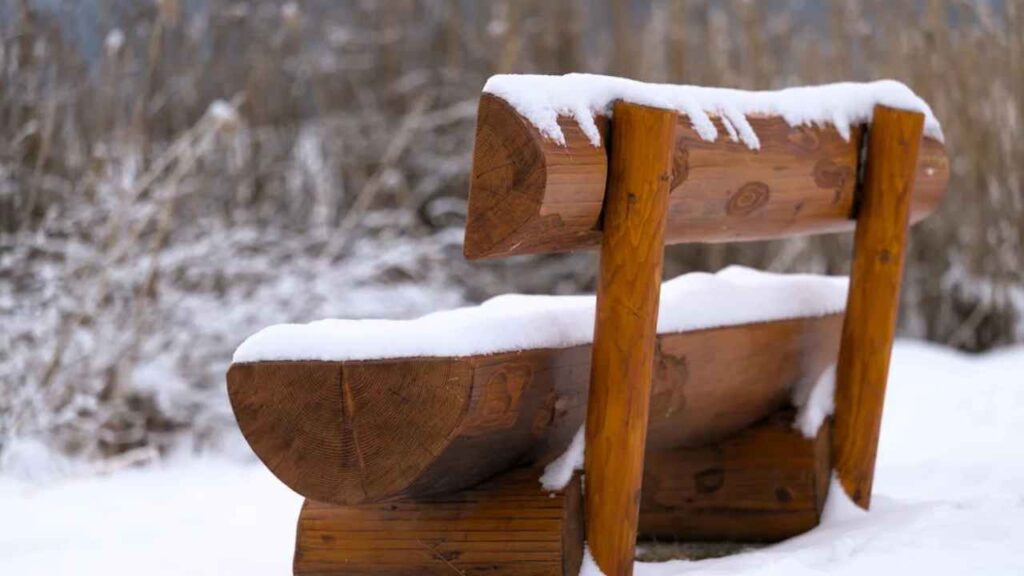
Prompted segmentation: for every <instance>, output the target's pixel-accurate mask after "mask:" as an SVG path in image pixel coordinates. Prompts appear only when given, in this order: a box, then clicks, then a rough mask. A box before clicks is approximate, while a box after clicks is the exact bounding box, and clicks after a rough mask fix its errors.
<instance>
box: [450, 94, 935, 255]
mask: <svg viewBox="0 0 1024 576" xmlns="http://www.w3.org/2000/svg"><path fill="white" fill-rule="evenodd" d="M596 120H597V124H598V127H599V129H600V130H601V131H602V133H603V134H604V135H605V137H604V138H603V140H604V141H607V134H608V126H609V122H608V120H607V119H605V118H601V117H599V118H597V119H596ZM713 121H714V122H715V125H716V127H717V128H718V132H719V134H720V135H721V136H720V137H719V138H718V140H716V141H714V142H707V141H705V140H703V139H702V138H701V137H700V136H699V135H698V134H697V133H696V131H695V130H694V129H693V127H692V126H691V125H690V121H689V118H687V117H686V116H679V117H678V119H677V123H678V126H677V128H676V141H675V147H674V153H673V157H672V163H673V166H674V177H673V180H672V185H671V190H672V192H671V194H670V196H669V208H668V221H667V224H666V232H665V241H666V242H667V243H669V244H674V243H682V242H732V241H743V240H764V239H771V238H782V237H786V236H793V235H799V234H818V233H828V232H842V231H849V230H852V229H853V227H854V224H855V222H854V220H853V207H854V204H855V199H854V188H855V186H854V185H855V181H856V170H857V161H858V154H859V152H860V143H861V134H862V132H863V131H862V130H861V129H860V128H858V127H854V129H853V132H852V135H851V138H850V139H849V141H847V140H844V139H843V137H842V136H840V134H839V133H838V132H837V131H836V130H835V129H833V128H819V127H808V126H802V127H797V128H793V127H791V126H789V125H788V124H787V123H786V122H785V120H783V119H782V118H779V117H751V118H750V123H751V125H752V126H753V128H754V131H755V132H756V133H757V135H758V138H759V139H760V142H761V147H760V149H759V150H750V149H749V148H747V147H746V146H745V145H744V144H742V143H739V142H733V141H731V140H730V139H729V138H728V136H726V133H727V132H726V130H725V127H724V126H723V124H722V122H721V120H720V119H718V118H714V119H713ZM558 123H559V126H560V127H561V129H562V132H563V133H564V134H565V140H566V144H565V146H562V145H559V144H557V143H555V142H553V141H551V140H549V139H547V138H545V137H544V136H543V135H542V134H540V132H538V131H537V129H536V128H535V127H534V126H533V125H532V124H531V123H530V122H529V121H528V120H526V119H525V118H523V117H521V116H519V114H518V113H517V112H516V111H515V110H514V109H513V108H512V107H511V106H509V105H508V104H507V103H506V102H505V101H504V100H501V99H500V98H497V97H495V96H493V95H490V94H484V95H483V96H482V97H481V99H480V105H479V113H478V116H477V131H476V145H475V148H474V151H473V169H472V173H471V178H470V191H469V208H468V216H467V221H466V239H465V254H466V257H467V258H470V259H477V258H499V257H503V256H510V255H514V254H533V253H544V252H556V251H565V250H577V249H584V248H594V247H596V246H598V245H599V244H600V242H601V222H600V216H601V207H602V205H603V203H604V195H605V185H606V180H607V170H608V150H607V148H606V147H605V146H599V147H595V146H593V145H592V144H591V143H590V141H589V140H588V139H587V137H586V136H585V135H584V134H583V132H582V131H581V130H580V129H579V126H578V125H577V124H576V121H575V120H573V119H571V118H568V117H560V118H559V119H558ZM948 179H949V161H948V159H947V157H946V151H945V147H944V146H943V145H942V143H941V142H938V141H936V140H933V139H930V138H925V139H924V141H923V142H922V144H921V154H920V159H919V162H918V166H917V170H916V175H915V186H914V196H913V199H912V203H911V220H912V221H913V222H916V221H918V220H920V219H922V218H924V217H925V216H927V215H928V214H930V213H931V212H932V211H933V210H934V209H935V207H936V206H937V205H938V203H939V201H940V200H941V199H942V196H943V194H944V193H945V191H946V184H947V181H948Z"/></svg>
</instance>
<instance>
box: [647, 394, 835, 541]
mask: <svg viewBox="0 0 1024 576" xmlns="http://www.w3.org/2000/svg"><path fill="white" fill-rule="evenodd" d="M794 415H795V411H793V410H791V409H787V410H783V411H780V412H778V413H776V414H774V415H772V416H770V417H769V418H767V419H765V420H763V421H762V422H759V423H758V424H755V425H754V426H751V427H750V428H748V429H746V430H744V431H742V432H740V433H738V434H736V435H735V436H732V437H730V438H727V439H725V440H722V441H720V442H717V443H713V444H708V445H706V446H702V447H699V448H678V449H674V450H661V451H648V453H647V459H646V465H645V469H644V482H643V492H642V494H641V501H640V530H639V533H640V539H654V540H659V541H665V540H669V541H682V542H695V541H715V540H728V541H743V542H775V541H778V540H783V539H785V538H789V537H791V536H795V535H797V534H801V533H803V532H806V531H808V530H810V529H811V528H814V527H815V526H817V525H818V520H819V519H820V517H821V510H822V507H823V506H824V504H825V497H826V496H827V495H828V488H829V479H830V473H831V455H830V439H831V422H829V421H826V423H825V424H823V425H822V426H821V428H820V429H819V430H818V435H817V437H816V438H813V439H808V438H805V437H804V436H803V435H802V434H801V433H800V431H799V430H796V429H794V428H793V418H794Z"/></svg>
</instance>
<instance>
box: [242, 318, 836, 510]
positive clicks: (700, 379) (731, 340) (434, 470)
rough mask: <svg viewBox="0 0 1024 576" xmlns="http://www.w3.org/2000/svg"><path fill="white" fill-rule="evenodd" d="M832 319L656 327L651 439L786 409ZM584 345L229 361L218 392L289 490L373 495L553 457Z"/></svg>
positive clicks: (357, 498)
mask: <svg viewBox="0 0 1024 576" xmlns="http://www.w3.org/2000/svg"><path fill="white" fill-rule="evenodd" d="M841 325H842V315H839V314H835V315H831V316H825V317H821V318H804V319H792V320H781V321H775V322H765V323H758V324H747V325H742V326H729V327H723V328H713V329H709V330H699V331H693V332H684V333H679V334H664V335H660V336H659V337H658V339H657V342H656V345H655V351H654V379H653V391H652V398H651V413H650V422H649V431H648V437H647V444H648V446H650V447H653V448H672V447H676V446H680V445H686V446H697V445H701V444H703V443H706V442H710V441H714V440H716V439H718V438H721V437H723V436H725V435H727V434H730V433H733V432H735V431H737V430H740V429H743V428H745V427H747V426H749V425H751V424H753V423H754V422H757V421H758V420H760V419H762V418H764V417H765V416H767V415H769V414H771V413H772V412H774V411H775V410H777V409H778V408H780V407H781V406H784V405H785V404H786V402H787V401H788V399H789V389H790V387H791V386H793V385H796V384H799V383H805V382H807V381H808V380H813V379H815V378H817V376H818V375H819V374H821V372H822V371H823V370H824V369H825V368H826V367H828V366H829V365H830V364H833V363H834V362H835V361H836V357H837V354H838V350H839V334H840V328H841ZM590 354H591V351H590V346H576V347H573V348H563V349H550V348H547V349H538V350H527V351H522V352H509V353H502V354H492V355H486V356H470V357H463V358H407V359H397V360H377V361H361V362H261V363H253V364H236V365H234V366H232V367H231V369H230V370H229V371H228V393H229V395H230V398H231V405H232V408H233V409H234V412H235V417H236V418H237V420H238V425H239V427H240V428H241V430H242V433H243V434H244V435H245V438H246V439H247V440H248V442H249V444H250V445H251V446H252V449H253V451H254V452H255V453H256V454H257V455H258V456H259V457H260V459H261V460H262V461H263V463H264V464H266V465H267V467H268V468H270V470H271V471H272V472H273V473H274V474H275V475H277V477H278V478H280V479H281V480H282V481H283V482H284V483H285V484H287V485H288V486H290V487H291V488H292V489H293V490H295V491H296V492H298V493H299V494H302V495H303V496H305V497H307V498H311V499H314V500H319V501H324V502H334V503H337V504H358V503H363V502H379V501H382V500H385V499H391V498H397V497H415V496H423V495H428V494H439V493H447V492H451V491H454V490H460V489H463V488H467V487H469V486H473V485H475V484H477V483H478V482H480V481H482V480H484V479H486V478H488V477H490V476H492V475H494V474H497V473H499V472H502V471H504V470H507V469H508V468H509V467H511V466H513V465H516V464H517V463H520V462H526V461H537V462H539V463H545V462H548V461H550V460H551V459H553V458H555V457H557V456H558V455H559V454H561V453H562V452H563V451H564V450H565V449H566V447H567V446H568V445H569V442H570V441H571V440H572V437H573V435H574V434H575V433H576V431H577V429H578V428H579V427H580V425H581V424H582V423H583V419H584V412H585V407H586V405H587V387H588V384H589V381H590Z"/></svg>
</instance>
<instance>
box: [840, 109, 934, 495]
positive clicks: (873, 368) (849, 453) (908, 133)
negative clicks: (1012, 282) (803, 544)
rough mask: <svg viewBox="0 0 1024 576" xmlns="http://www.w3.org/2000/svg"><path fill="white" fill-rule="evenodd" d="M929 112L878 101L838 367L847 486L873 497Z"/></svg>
mask: <svg viewBox="0 0 1024 576" xmlns="http://www.w3.org/2000/svg"><path fill="white" fill-rule="evenodd" d="M923 127H924V115H922V114H920V113H916V112H907V111H903V110H896V109H893V108H887V107H884V106H877V107H875V111H874V119H873V121H872V124H871V134H870V137H869V139H868V156H867V165H866V172H865V179H864V185H863V197H862V203H861V206H860V214H858V216H857V231H856V233H855V235H854V248H853V268H852V270H851V274H850V291H849V295H848V298H847V303H846V320H845V322H844V323H843V338H842V345H841V348H840V353H839V364H838V366H837V368H836V409H835V436H834V442H835V444H834V451H835V455H836V462H835V467H836V472H837V474H838V476H839V480H840V482H841V483H842V485H843V488H844V489H845V490H846V493H847V494H848V495H849V496H850V498H851V499H853V501H854V502H856V503H857V504H858V505H859V506H861V507H862V508H865V509H866V508H868V506H870V504H871V485H872V481H873V479H874V474H875V454H876V452H877V450H878V434H879V429H880V428H881V425H882V405H883V402H884V401H885V385H886V379H887V378H888V375H889V356H890V353H891V351H892V342H893V336H894V334H895V331H896V318H897V307H898V306H899V294H900V282H901V281H902V277H903V261H904V257H905V254H906V242H907V227H908V218H909V214H910V198H911V194H912V191H913V188H914V172H915V166H916V165H917V163H918V162H917V157H918V150H919V148H920V144H921V132H922V130H923Z"/></svg>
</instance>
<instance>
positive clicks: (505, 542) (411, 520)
mask: <svg viewBox="0 0 1024 576" xmlns="http://www.w3.org/2000/svg"><path fill="white" fill-rule="evenodd" d="M539 474H540V471H539V470H536V469H529V468H527V469H518V470H515V471H512V472H509V473H506V474H503V475H501V476H500V477H498V478H496V479H494V480H491V481H489V482H487V483H485V484H482V485H480V486H477V487H475V488H471V489H469V490H463V491H461V492H458V493H455V494H450V495H447V496H440V497H435V498H430V499H420V500H408V501H401V502H394V503H384V504H364V505H361V506H354V507H343V506H334V505H330V504H322V503H318V502H314V501H311V500H307V501H306V503H305V504H304V505H303V507H302V512H301V514H300V515H299V526H298V531H297V534H296V540H295V560H294V564H293V567H294V573H295V574H299V575H318V576H328V575H339V576H340V575H342V574H344V575H346V576H354V575H359V574H373V575H383V574H389V575H395V576H398V575H402V576H412V575H420V574H436V575H443V576H448V575H463V576H474V575H486V576H501V575H505V574H507V575H514V576H563V575H565V576H576V574H578V573H579V568H580V562H581V560H582V558H583V511H582V499H581V491H580V480H579V477H578V476H577V477H576V478H574V479H573V480H572V482H570V484H569V485H568V486H567V487H566V489H565V491H563V492H560V493H557V494H548V493H547V492H545V491H543V490H542V489H541V487H540V484H538V482H537V477H538V476H539Z"/></svg>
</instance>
